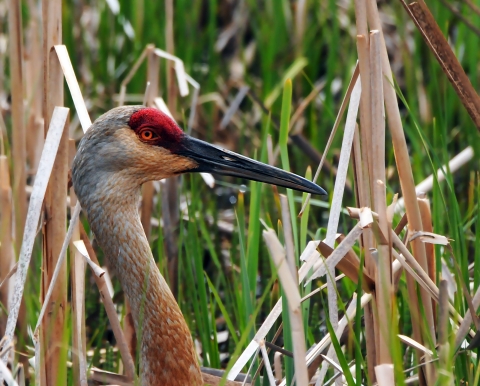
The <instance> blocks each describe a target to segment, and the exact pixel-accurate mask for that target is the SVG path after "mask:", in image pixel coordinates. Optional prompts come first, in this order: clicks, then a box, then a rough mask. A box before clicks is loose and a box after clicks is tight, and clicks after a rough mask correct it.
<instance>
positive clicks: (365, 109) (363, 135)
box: [355, 0, 378, 382]
mask: <svg viewBox="0 0 480 386" xmlns="http://www.w3.org/2000/svg"><path fill="white" fill-rule="evenodd" d="M355 14H356V23H357V33H358V35H357V51H358V59H359V67H360V79H361V82H362V97H361V100H360V140H361V147H360V153H361V160H362V163H356V164H355V166H356V167H358V168H360V167H361V169H362V171H361V174H360V176H359V177H358V178H357V179H358V182H359V184H361V185H362V186H363V188H362V191H363V192H362V194H359V198H360V202H359V204H360V207H368V208H371V207H372V203H371V188H370V187H371V185H370V180H371V176H372V165H373V162H372V159H371V157H372V156H371V149H372V145H371V142H372V141H371V140H372V134H371V127H372V110H371V97H370V93H371V91H370V54H369V40H370V39H369V34H368V30H367V15H366V5H365V0H357V1H355ZM360 178H361V180H360ZM361 243H362V247H363V253H364V256H365V270H366V271H367V272H368V273H369V274H370V275H371V276H372V277H375V275H376V265H375V262H374V261H373V258H372V255H371V252H370V251H372V249H373V248H374V240H373V233H372V230H371V229H365V232H364V233H363V235H362V239H361ZM364 314H365V341H366V348H367V358H368V359H367V367H368V375H369V377H370V379H371V380H372V382H373V381H375V371H374V368H375V366H376V364H377V350H376V342H377V341H378V339H377V338H376V337H378V331H377V329H376V326H377V323H374V313H373V309H372V303H368V304H367V305H366V306H365V312H364Z"/></svg>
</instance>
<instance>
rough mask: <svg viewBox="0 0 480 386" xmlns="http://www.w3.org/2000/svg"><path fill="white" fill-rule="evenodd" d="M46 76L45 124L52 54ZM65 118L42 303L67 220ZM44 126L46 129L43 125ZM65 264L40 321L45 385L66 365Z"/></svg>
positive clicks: (47, 208)
mask: <svg viewBox="0 0 480 386" xmlns="http://www.w3.org/2000/svg"><path fill="white" fill-rule="evenodd" d="M48 62H49V71H50V72H49V77H48V79H47V84H48V86H47V88H46V90H47V91H46V92H47V96H46V104H47V114H48V115H47V118H46V120H45V122H47V121H49V117H50V116H51V114H52V111H53V108H54V106H57V105H59V106H62V105H63V74H62V71H61V69H60V65H59V62H58V59H57V55H56V53H55V51H53V50H52V51H49V54H48ZM68 121H69V120H68V118H67V122H66V124H65V128H64V131H63V134H62V138H61V140H60V145H59V148H58V152H57V157H56V158H55V163H54V165H53V169H52V178H51V179H50V182H49V185H48V188H47V192H46V195H45V204H44V212H45V218H47V219H48V220H47V222H46V223H45V226H44V228H43V256H42V258H43V259H42V291H41V299H42V303H43V302H44V300H45V296H46V294H47V292H48V290H49V287H50V283H51V281H52V278H53V275H54V270H55V267H56V266H57V261H58V258H59V256H60V251H61V249H62V245H63V240H64V239H65V234H66V231H65V226H66V221H67V207H66V202H67V184H68ZM46 127H47V126H46ZM67 292H68V291H67V265H66V261H65V262H64V263H63V265H62V268H61V270H60V271H59V276H58V280H57V285H56V286H55V289H54V290H53V292H52V296H51V300H50V305H49V307H50V308H49V310H48V312H47V313H46V315H45V318H44V319H43V326H42V340H41V342H42V343H43V344H41V349H42V350H43V351H42V361H44V362H43V365H42V367H43V368H44V369H45V376H46V382H47V384H49V385H50V384H63V383H64V382H65V383H66V372H65V371H59V369H64V368H65V366H66V363H63V360H64V359H62V358H65V356H64V355H63V353H62V350H65V349H66V347H65V345H64V344H63V335H64V331H65V327H66V325H65V321H66V317H67V316H66V313H65V312H66V310H67Z"/></svg>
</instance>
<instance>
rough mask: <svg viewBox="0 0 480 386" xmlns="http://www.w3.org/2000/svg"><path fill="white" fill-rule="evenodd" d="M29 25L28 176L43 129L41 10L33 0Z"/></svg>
mask: <svg viewBox="0 0 480 386" xmlns="http://www.w3.org/2000/svg"><path fill="white" fill-rule="evenodd" d="M29 12H30V21H29V24H28V27H27V30H26V34H27V38H26V40H25V60H24V63H25V65H24V68H25V91H26V98H27V111H28V115H27V116H26V117H25V122H26V131H27V133H28V135H27V144H26V146H27V158H28V162H29V174H31V175H35V174H36V171H37V167H38V162H39V161H40V156H41V154H42V148H43V140H44V127H43V111H42V101H43V69H42V67H41V66H39V65H38V63H41V62H42V41H41V37H42V33H41V30H42V21H41V17H42V16H41V10H39V9H38V7H37V6H36V4H35V1H34V0H29Z"/></svg>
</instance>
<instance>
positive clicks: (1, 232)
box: [0, 155, 15, 336]
mask: <svg viewBox="0 0 480 386" xmlns="http://www.w3.org/2000/svg"><path fill="white" fill-rule="evenodd" d="M12 220H13V203H12V187H11V185H10V173H9V170H8V159H7V156H5V155H0V280H1V281H2V287H1V288H0V302H1V303H2V304H3V305H4V306H5V308H6V309H7V310H8V309H9V304H8V299H9V294H10V290H11V288H12V284H13V281H11V280H9V281H8V282H3V280H5V278H6V277H7V275H8V273H9V272H10V271H11V269H12V268H13V266H14V265H15V254H14V245H13V241H14V240H13V234H14V233H13V232H14V229H13V222H12ZM6 326H7V316H6V314H5V313H4V312H3V311H2V313H1V317H0V335H1V336H3V335H4V334H5V327H6Z"/></svg>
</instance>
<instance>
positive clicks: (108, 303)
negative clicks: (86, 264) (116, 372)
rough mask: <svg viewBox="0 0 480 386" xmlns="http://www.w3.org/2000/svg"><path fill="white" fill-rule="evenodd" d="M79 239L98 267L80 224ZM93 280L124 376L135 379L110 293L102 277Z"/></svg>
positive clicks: (130, 358) (93, 252) (128, 350)
mask: <svg viewBox="0 0 480 386" xmlns="http://www.w3.org/2000/svg"><path fill="white" fill-rule="evenodd" d="M79 225H80V238H81V239H82V240H83V242H84V243H85V248H86V249H87V252H88V256H89V257H90V259H91V260H92V261H93V262H94V263H95V264H97V265H99V262H98V259H97V255H96V254H95V251H94V250H93V247H92V244H91V243H90V239H89V238H88V235H87V233H86V232H85V229H84V228H83V225H82V224H81V223H80V224H79ZM93 279H94V280H95V283H96V284H97V287H98V291H99V292H100V297H101V298H102V301H103V305H104V307H105V312H106V313H107V316H108V320H109V321H110V326H111V327H112V331H113V335H114V336H115V339H116V341H117V344H118V349H119V350H120V355H121V356H122V361H123V366H124V368H125V375H126V376H127V378H128V379H129V380H132V381H133V380H134V379H135V364H134V362H133V359H132V356H131V355H130V349H129V347H128V344H127V342H126V340H125V337H124V335H123V332H122V327H121V326H120V321H119V320H118V316H117V310H116V308H115V305H114V304H113V301H112V298H111V296H110V292H108V288H107V284H106V282H105V278H104V276H101V277H98V276H97V275H93Z"/></svg>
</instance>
